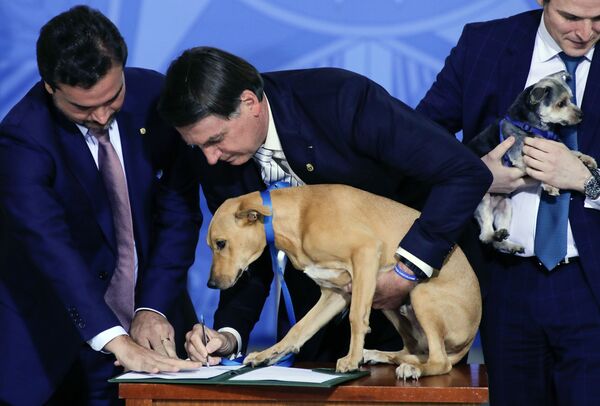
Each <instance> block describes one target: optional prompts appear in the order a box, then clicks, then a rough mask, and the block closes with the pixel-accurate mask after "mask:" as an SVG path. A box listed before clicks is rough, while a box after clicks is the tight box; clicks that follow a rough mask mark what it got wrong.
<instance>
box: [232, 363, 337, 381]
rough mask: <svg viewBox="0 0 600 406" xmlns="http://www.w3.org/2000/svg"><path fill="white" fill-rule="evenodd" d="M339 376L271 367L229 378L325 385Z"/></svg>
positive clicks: (298, 369) (301, 369)
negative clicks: (324, 383)
mask: <svg viewBox="0 0 600 406" xmlns="http://www.w3.org/2000/svg"><path fill="white" fill-rule="evenodd" d="M337 378H339V376H336V375H332V374H325V373H322V372H317V371H313V370H310V369H303V368H290V367H278V366H270V367H264V368H256V369H253V370H251V371H248V372H246V373H244V374H240V375H236V376H234V377H233V378H229V380H230V381H246V382H249V381H283V382H308V383H323V382H327V381H330V380H333V379H337Z"/></svg>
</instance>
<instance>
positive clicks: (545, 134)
mask: <svg viewBox="0 0 600 406" xmlns="http://www.w3.org/2000/svg"><path fill="white" fill-rule="evenodd" d="M504 121H508V122H509V123H511V124H512V125H514V126H515V127H517V128H520V129H521V130H523V131H525V132H526V133H529V134H535V135H539V136H540V137H542V138H545V139H547V140H551V141H560V137H559V136H558V134H556V133H555V132H553V131H550V130H541V129H539V128H537V127H533V126H531V125H529V124H527V123H525V122H523V121H517V120H513V119H512V118H510V117H508V116H506V117H504V118H503V119H502V120H500V124H499V125H500V142H502V141H504V134H502V123H503V122H504Z"/></svg>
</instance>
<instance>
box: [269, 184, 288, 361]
mask: <svg viewBox="0 0 600 406" xmlns="http://www.w3.org/2000/svg"><path fill="white" fill-rule="evenodd" d="M290 186H291V185H290V184H289V183H288V182H275V183H272V184H271V185H269V187H268V188H267V190H263V191H262V192H260V196H261V197H262V202H263V204H264V205H265V206H267V207H268V208H269V209H271V215H270V216H264V224H265V236H266V240H267V244H268V246H269V252H270V253H271V263H272V265H273V273H274V274H275V277H276V278H277V279H278V280H279V283H280V284H281V293H282V294H283V300H284V303H285V309H286V311H287V316H288V320H289V322H290V327H291V326H293V325H294V324H296V316H295V314H294V306H293V305H292V296H291V295H290V291H289V289H288V287H287V284H286V283H285V279H284V277H283V271H284V269H285V265H286V263H287V257H286V256H285V254H284V253H283V251H279V250H278V249H277V248H276V247H275V231H274V230H273V217H274V215H275V211H274V210H273V204H272V203H271V190H274V189H282V188H286V187H290ZM293 361H294V356H293V354H291V353H290V354H288V355H286V356H285V357H283V358H282V359H280V360H279V361H278V362H277V363H276V365H279V366H291V365H292V364H293Z"/></svg>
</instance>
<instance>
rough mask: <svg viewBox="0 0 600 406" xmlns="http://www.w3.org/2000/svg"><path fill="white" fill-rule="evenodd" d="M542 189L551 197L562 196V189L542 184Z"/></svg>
mask: <svg viewBox="0 0 600 406" xmlns="http://www.w3.org/2000/svg"><path fill="white" fill-rule="evenodd" d="M542 189H544V192H546V193H548V194H549V195H550V196H558V195H559V194H560V189H559V188H557V187H554V186H551V185H547V184H545V183H543V182H542Z"/></svg>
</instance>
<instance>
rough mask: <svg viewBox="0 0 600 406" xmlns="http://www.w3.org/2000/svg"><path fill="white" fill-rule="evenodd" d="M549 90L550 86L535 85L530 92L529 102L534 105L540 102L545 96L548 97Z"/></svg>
mask: <svg viewBox="0 0 600 406" xmlns="http://www.w3.org/2000/svg"><path fill="white" fill-rule="evenodd" d="M549 91H550V88H549V87H548V86H543V87H534V88H533V89H531V92H530V93H529V104H531V105H532V106H535V105H536V104H539V103H540V102H541V101H542V100H544V97H546V95H547V94H548V92H549Z"/></svg>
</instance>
